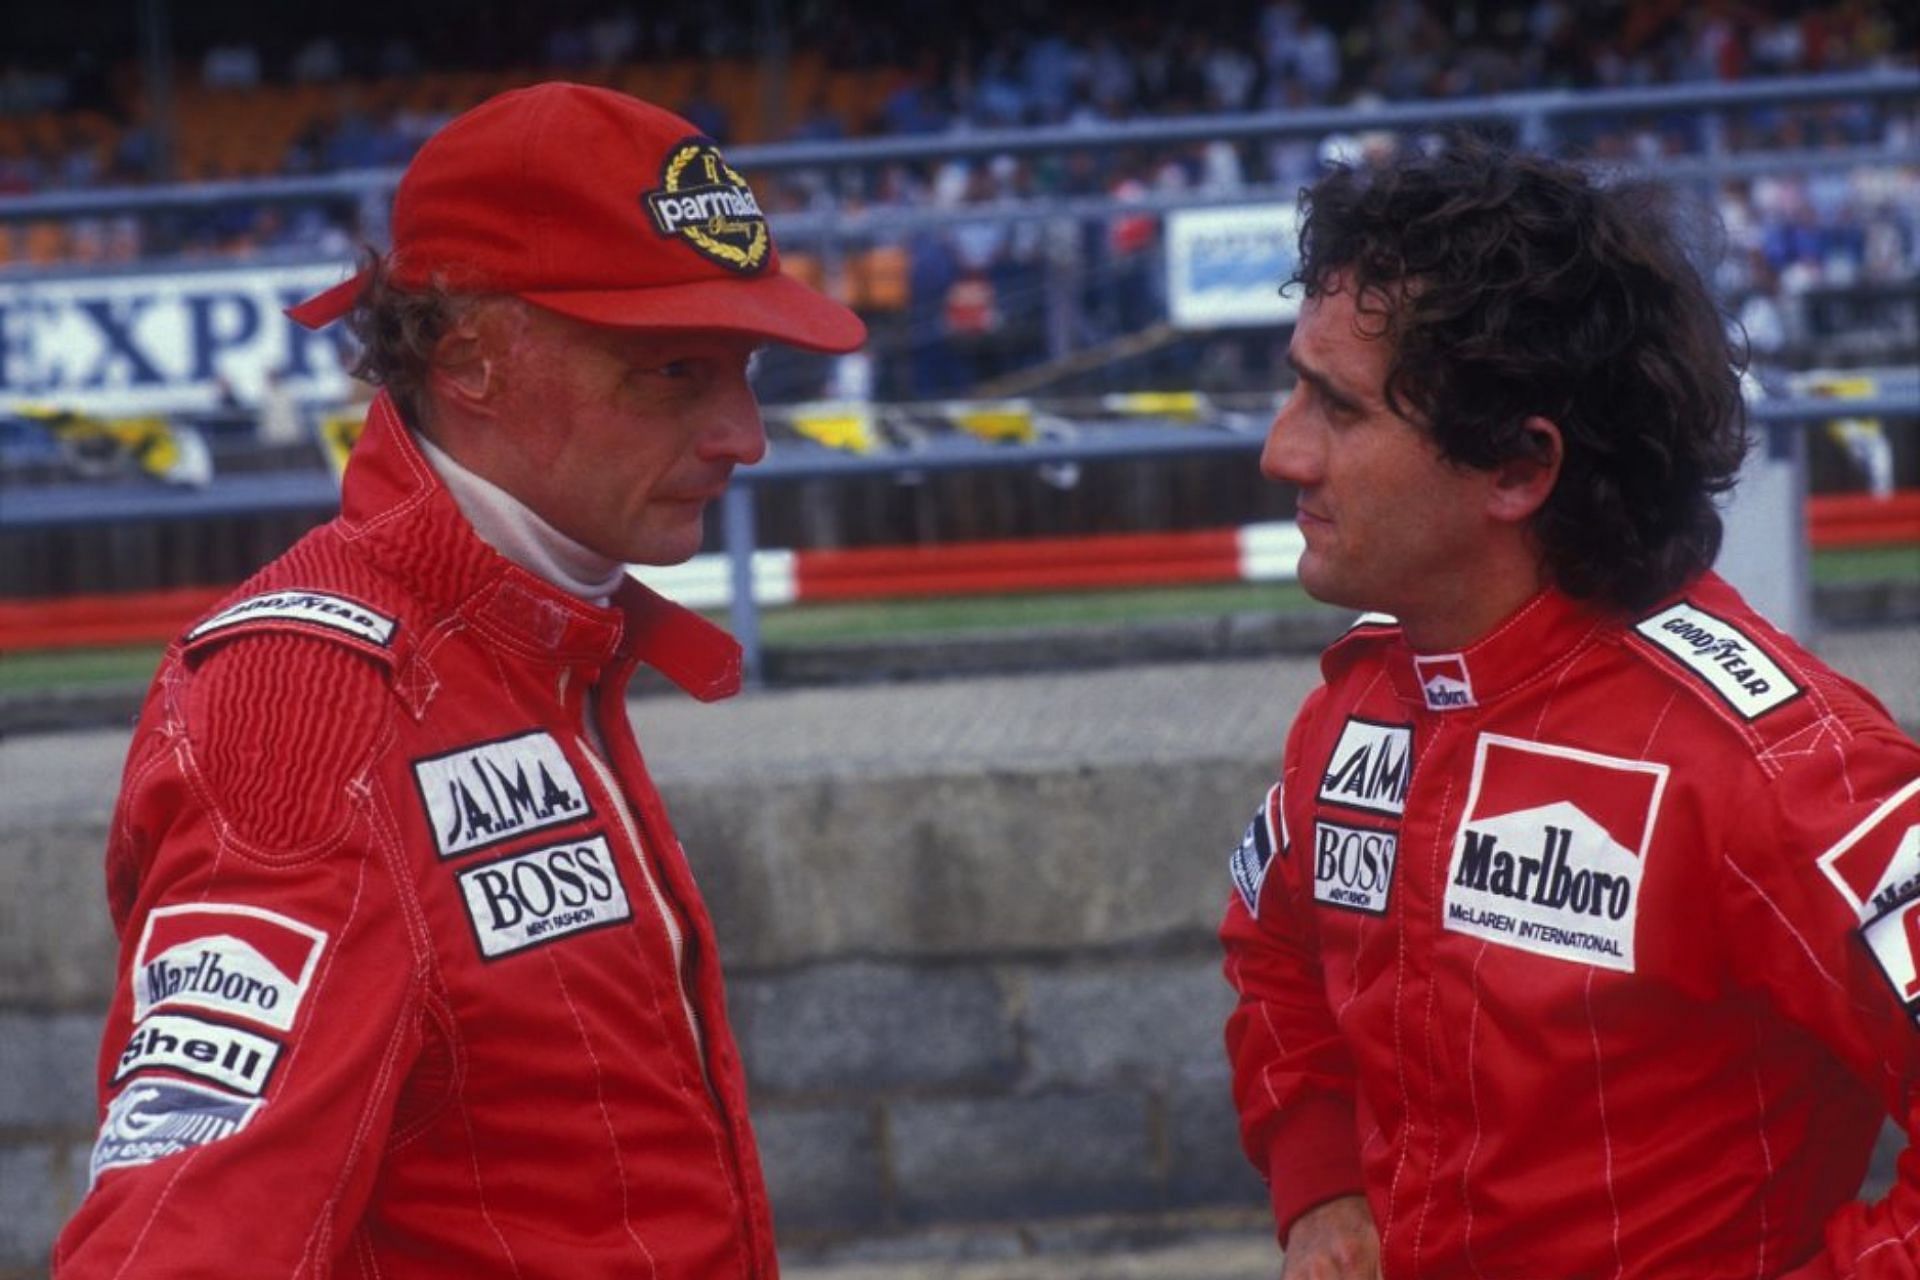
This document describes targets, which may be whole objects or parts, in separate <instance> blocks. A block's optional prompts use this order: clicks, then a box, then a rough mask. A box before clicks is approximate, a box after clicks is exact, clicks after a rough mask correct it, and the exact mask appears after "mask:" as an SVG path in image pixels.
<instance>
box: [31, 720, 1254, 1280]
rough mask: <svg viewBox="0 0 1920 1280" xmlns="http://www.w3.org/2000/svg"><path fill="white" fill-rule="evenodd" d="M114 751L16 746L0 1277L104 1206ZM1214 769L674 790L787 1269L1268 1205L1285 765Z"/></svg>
mask: <svg viewBox="0 0 1920 1280" xmlns="http://www.w3.org/2000/svg"><path fill="white" fill-rule="evenodd" d="M961 696H964V695H961ZM749 701H753V702H757V703H758V704H759V705H758V708H757V709H755V710H754V711H752V712H750V713H749V714H764V713H765V711H766V709H767V708H769V707H773V708H774V709H775V710H776V711H777V709H778V702H777V696H773V695H769V696H768V697H767V698H765V699H759V700H749ZM655 706H656V704H655V703H654V702H653V701H652V700H648V701H645V702H642V703H640V704H636V712H637V716H636V718H637V719H644V718H646V717H648V716H649V715H653V714H655ZM675 714H678V712H677V711H676V712H675ZM1264 718H1265V717H1264V716H1263V717H1262V719H1264ZM902 728H903V729H906V728H910V726H907V725H903V726H902ZM719 732H721V733H723V734H724V733H725V732H726V730H725V728H724V726H723V727H722V728H721V729H720V730H719ZM1261 736H1262V737H1264V736H1265V734H1262V735H1261ZM123 750H124V737H123V735H120V734H117V733H80V734H68V735H59V736H47V737H35V738H24V739H14V740H12V741H10V742H4V743H0V791H4V800H0V823H3V824H4V829H5V830H7V832H8V835H7V837H6V840H5V843H4V847H3V848H0V1079H4V1080H5V1081H6V1082H7V1087H6V1088H5V1089H4V1090H0V1276H12V1275H33V1274H37V1273H38V1272H39V1269H40V1260H41V1259H43V1258H44V1257H45V1255H46V1250H47V1248H48V1247H49V1244H50V1242H51V1239H52V1237H53V1235H54V1233H55V1232H56V1231H57V1229H58V1226H59V1224H60V1223H61V1222H62V1221H63V1220H64V1218H65V1217H66V1215H67V1214H68V1213H69V1212H71V1210H72V1208H73V1206H74V1204H75V1203H76V1202H77V1198H78V1196H79V1194H80V1192H81V1190H82V1188H83V1187H84V1183H85V1177H86V1173H85V1170H86V1162H87V1153H88V1149H89V1146H90V1143H91V1138H92V1130H93V1125H94V1100H93V1084H92V1082H93V1064H94V1059H95V1055H96V1053H97V1050H98V1034H99V1026H100V1010H101V1009H102V1008H103V1007H104V1004H105V1001H106V999H107V997H108V994H109V988H110V980H111V976H112V973H113V971H114V967H115V954H116V943H115V940H114V938H113V937H112V934H111V930H110V929H109V927H108V925H107V922H106V919H105V913H104V907H103V905H102V892H101V872H100V854H101V849H102V848H103V845H104V841H105V828H106V823H107V819H108V816H109V812H110V808H111V804H112V799H113V794H114V790H115V787H116V785H117V779H118V770H119V766H120V756H121V753H122V751H123ZM1224 750H1225V752H1226V753H1227V754H1228V755H1230V756H1233V757H1234V758H1229V759H1219V758H1213V759H1199V758H1191V756H1190V755H1189V757H1188V758H1184V759H1181V760H1178V761H1166V760H1143V759H1131V760H1129V759H1126V758H1124V757H1125V756H1126V755H1128V754H1132V753H1128V752H1122V753H1119V755H1120V756H1121V757H1122V758H1117V759H1110V760H1107V761H1103V762H1097V763H1092V764H1087V763H1065V764H1056V765H1054V766H1053V767H1047V766H1045V765H1038V764H1033V763H1022V764H1019V765H1018V766H1008V765H1004V764H1000V763H995V761H996V760H1003V759H1004V758H1005V757H1004V753H1001V752H998V751H993V750H989V751H987V752H986V753H985V754H986V755H987V757H988V759H986V760H981V759H965V758H962V757H963V755H964V753H946V754H945V756H944V757H943V758H944V759H945V760H946V761H947V763H946V764H945V765H943V766H941V767H921V766H920V765H917V764H903V763H902V762H901V761H900V760H898V759H897V758H895V759H894V760H893V761H892V762H891V766H890V767H887V768H864V767H856V768H852V769H848V768H847V767H845V761H844V759H843V758H841V759H840V765H841V767H839V768H837V769H826V770H824V771H806V770H788V771H785V773H786V775H787V776H779V775H780V774H781V773H782V772H783V771H781V770H773V771H771V773H770V774H769V773H763V775H762V776H759V777H757V778H753V779H750V780H749V781H748V783H747V785H745V786H744V787H743V786H742V785H741V784H740V780H739V778H738V777H737V776H731V777H730V776H727V771H725V770H719V769H704V768H701V767H699V761H698V759H697V758H696V760H695V761H694V766H695V767H693V768H691V769H689V770H685V771H682V772H681V773H680V774H679V775H678V776H676V774H675V771H674V769H673V767H672V766H671V765H668V764H663V765H662V767H661V772H662V777H663V785H664V788H665V790H666V792H667V797H668V803H669V805H670V807H671V809H672V811H673V813H674V815H675V819H676V823H677V825H678V826H679V828H680V830H681V834H682V837H683V839H684V841H685V843H686V844H687V846H688V847H689V849H690V850H692V851H693V856H694V858H695V861H696V863H697V864H698V866H699V871H700V875H701V878H702V881H703V884H704V886H705V889H706V893H707V897H708V900H709V904H710V907H711V908H712V911H713V914H714V916H715V918H716V922H717V924H718V927H719V930H720V933H721V935H722V938H721V942H722V954H723V955H724V956H725V957H726V960H727V967H728V970H729V978H730V990H731V1000H732V1008H733V1015H734V1021H735V1026H736V1030H737V1032H738V1034H739V1037H740V1040H741V1043H742V1049H743V1053H744V1056H745V1059H746V1062H747V1069H748V1073H749V1076H750V1079H751V1082H752V1086H753V1096H754V1101H755V1120H756V1125H757V1128H758V1131H759V1134H760V1139H761V1144H762V1150H763V1155H764V1159H765V1162H766V1166H767V1170H768V1176H769V1179H770V1182H771V1190H772V1194H773V1199H774V1204H775V1210H776V1215H777V1217H778V1219H779V1224H780V1229H781V1234H782V1239H783V1244H784V1246H785V1247H787V1248H788V1249H789V1250H790V1251H797V1252H800V1253H804V1252H805V1251H806V1250H807V1249H808V1248H809V1247H813V1246H818V1247H827V1246H829V1245H835V1244H836V1243H837V1244H839V1245H844V1243H845V1242H846V1241H847V1240H849V1239H850V1238H853V1237H877V1236H884V1235H887V1234H889V1233H895V1232H901V1231H909V1230H913V1229H919V1228H927V1227H938V1226H953V1225H965V1224H988V1223H999V1224H1007V1223H1020V1222H1031V1221H1035V1220H1045V1219H1049V1218H1058V1217H1060V1216H1062V1215H1079V1214H1088V1213H1099V1214H1121V1215H1130V1214H1144V1215H1158V1214H1161V1213H1163V1212H1166V1211H1172V1210H1186V1209H1193V1208H1207V1207H1220V1206H1243V1207H1249V1208H1251V1207H1257V1206H1258V1205H1260V1204H1261V1203H1262V1202H1263V1199H1264V1196H1263V1191H1262V1189H1261V1187H1260V1185H1259V1183H1258V1181H1257V1179H1255V1178H1254V1176H1253V1175H1252V1173H1251V1171H1250V1170H1249V1169H1248V1168H1247V1167H1246V1165H1245V1162H1244V1160H1243V1159H1242V1157H1241V1156H1240V1153H1239V1150H1238V1146H1237V1141H1236V1139H1235V1131H1234V1123H1233V1115H1232V1106H1231V1101H1230V1098H1229V1094H1228V1087H1227V1073H1226V1067H1225V1064H1224V1060H1223V1058H1222V1051H1221V1047H1220V1043H1221V1042H1220V1029H1221V1024H1222V1022H1223V1020H1224V1018H1225V1016H1226V1013H1227V1009H1228V1007H1229V1004H1230V993H1229V991H1228V989H1227V987H1226V985H1225V983H1224V981H1223V980H1222V979H1221V977H1220V974H1219V967H1218V957H1217V951H1216V947H1215V944H1214V941H1213V936H1212V935H1213V927H1214V925H1215V923H1216V921H1217V919H1218V915H1219V912H1220V909H1221V907H1222V905H1223V903H1224V896H1225V892H1226V879H1225V874H1224V870H1223V868H1224V865H1225V862H1224V860H1225V856H1226V853H1227V850H1228V848H1229V847H1230V846H1231V845H1232V844H1233V843H1234V842H1235V841H1236V840H1237V839H1238V836H1239V832H1240V828H1241V827H1242V826H1243V825H1244V822H1245V818H1246V815H1247V814H1248V813H1250V812H1251V811H1252V807H1253V805H1254V803H1255V801H1256V800H1257V798H1258V796H1259V795H1260V794H1261V793H1262V792H1263V791H1264V789H1265V787H1266V786H1267V785H1268V781H1269V780H1270V779H1269V775H1270V772H1271V764H1270V763H1262V762H1261V756H1262V755H1263V754H1265V753H1262V752H1260V751H1249V750H1246V749H1245V744H1244V743H1234V742H1229V743H1228V744H1227V745H1226V747H1225V748H1224ZM656 754H657V755H659V758H660V759H662V760H663V761H665V760H668V759H670V758H671V756H672V752H671V751H668V752H662V753H656ZM1093 754H1099V753H1097V752H1096V753H1093ZM1109 754H1112V753H1109ZM1147 754H1152V753H1151V752H1148V753H1147ZM696 756H697V752H696ZM1062 758H1066V759H1071V758H1072V753H1066V755H1065V756H1063V757H1062Z"/></svg>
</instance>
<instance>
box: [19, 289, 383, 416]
mask: <svg viewBox="0 0 1920 1280" xmlns="http://www.w3.org/2000/svg"><path fill="white" fill-rule="evenodd" d="M349 270H350V268H349V266H348V265H347V264H345V263H339V262H329V263H321V264H310V265H305V266H283V267H245V268H223V269H220V270H213V271H181V272H174V273H170V274H165V275H139V274H135V275H122V276H108V275H80V276H68V277H65V278H40V279H35V280H23V281H20V282H17V283H14V282H8V283H0V410H5V409H9V408H13V407H15V406H18V405H50V406H53V407H56V408H61V409H72V410H77V411H80V412H83V413H97V414H102V415H107V416H114V415H125V416H138V415H143V414H149V413H174V412H183V411H184V412H193V411H196V410H210V409H213V408H214V407H215V406H216V404H217V401H218V396H219V381H220V379H222V378H224V379H225V380H226V381H227V383H228V385H229V386H231V387H232V389H233V392H234V394H235V395H236V396H237V397H238V398H239V400H240V402H241V403H242V404H256V403H258V401H259V399H260V394H261V391H262V390H263V389H264V387H265V385H266V378H267V375H268V374H269V373H271V372H275V371H278V372H280V373H281V375H282V377H283V378H284V379H285V381H286V385H287V389H288V390H289V391H290V392H291V393H292V394H293V395H294V396H295V397H296V398H297V399H301V400H308V399H322V398H325V399H336V400H337V399H343V398H345V396H346V394H347V389H348V378H347V374H346V372H345V370H344V369H343V368H342V366H341V350H342V346H343V344H344V343H345V342H346V341H347V338H346V335H345V334H344V333H343V332H342V326H339V325H334V326H331V327H329V328H328V329H326V330H324V331H322V332H320V333H313V332H310V331H308V330H306V329H303V328H301V327H300V326H299V325H297V324H295V323H294V322H293V321H291V320H289V319H287V317H286V316H284V315H282V314H281V309H282V308H284V307H287V306H290V305H292V304H293V303H296V302H299V301H301V300H302V299H304V298H307V297H308V296H310V295H312V294H314V293H318V292H319V291H320V290H322V289H325V288H327V287H328V286H330V285H334V284H337V283H339V282H340V281H341V280H344V279H345V278H346V277H347V274H348V272H349Z"/></svg>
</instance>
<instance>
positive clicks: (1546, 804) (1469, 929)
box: [1445, 733, 1668, 973]
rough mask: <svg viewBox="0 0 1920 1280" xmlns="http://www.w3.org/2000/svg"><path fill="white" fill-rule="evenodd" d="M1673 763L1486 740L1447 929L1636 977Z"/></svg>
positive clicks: (1457, 851)
mask: <svg viewBox="0 0 1920 1280" xmlns="http://www.w3.org/2000/svg"><path fill="white" fill-rule="evenodd" d="M1667 773H1668V770H1667V766H1666V765H1663V764H1651V763H1648V762H1646V761H1641V760H1618V759H1615V758H1613V757H1611V756H1602V755H1595V754H1594V753H1592V752H1588V751H1579V750H1575V749H1574V748H1571V747H1557V746H1549V745H1547V744H1545V743H1540V742H1526V741H1523V740H1520V739H1517V738H1507V737H1502V736H1501V735H1499V734H1492V733H1484V734H1481V735H1480V740H1479V742H1478V743H1477V744H1476V746H1475V748H1474V757H1473V782H1472V785H1471V787H1470V788H1469V790H1468V792H1467V806H1466V812H1465V815H1464V816H1463V817H1462V819H1461V822H1460V828H1459V831H1458V832H1457V834H1456V835H1455V837H1454V845H1453V859H1452V862H1451V863H1450V864H1449V866H1448V868H1447V889H1446V903H1445V913H1446V915H1445V924H1446V927H1447V928H1448V929H1449V930H1451V931H1453V932H1455V933H1465V934H1471V935H1473V936H1475V937H1480V938H1485V939H1487V940H1488V941H1489V942H1497V943H1499V944H1500V945H1501V946H1506V947H1516V948H1518V949H1520V950H1522V951H1531V952H1533V953H1534V954H1536V955H1542V956H1551V957H1553V958H1554V959H1557V960H1570V961H1573V962H1574V963H1576V964H1586V965H1595V966H1598V967H1600V968H1603V969H1614V970H1618V971H1620V972H1622V973H1631V972H1633V968H1634V925H1635V922H1636V921H1637V919H1638V917H1639V899H1640V882H1641V876H1642V873H1643V872H1644V871H1645V867H1646V857H1647V849H1648V847H1649V846H1650V845H1651V844H1652V842H1653V831H1654V824H1655V821H1656V819H1657V817H1658V814H1659V810H1660V797H1661V794H1662V793H1663V792H1664V791H1665V789H1666V784H1667Z"/></svg>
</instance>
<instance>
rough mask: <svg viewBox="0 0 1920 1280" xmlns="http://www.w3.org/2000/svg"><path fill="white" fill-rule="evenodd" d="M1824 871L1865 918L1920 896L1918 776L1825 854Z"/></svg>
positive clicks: (1880, 914)
mask: <svg viewBox="0 0 1920 1280" xmlns="http://www.w3.org/2000/svg"><path fill="white" fill-rule="evenodd" d="M1820 869H1821V870H1822V871H1824V872H1826V873H1827V879H1828V880H1829V881H1831V882H1832V884H1833V887H1834V888H1835V889H1837V890H1839V891H1840V896H1841V897H1842V898H1845V899H1846V901H1847V905H1848V906H1849V907H1852V908H1853V909H1854V910H1855V911H1856V912H1858V913H1859V915H1860V919H1861V921H1862V922H1865V921H1867V920H1870V919H1872V918H1873V917H1875V916H1884V915H1885V914H1886V913H1887V912H1889V911H1892V910H1893V909H1894V908H1895V907H1897V906H1900V905H1902V904H1904V903H1906V902H1910V901H1912V900H1913V899H1915V898H1920V778H1916V779H1914V780H1913V781H1912V782H1909V783H1908V784H1907V785H1906V786H1904V787H1902V788H1900V790H1898V791H1896V792H1894V793H1893V795H1891V796H1889V797H1888V798H1887V799H1886V801H1885V802H1884V803H1882V804H1881V805H1880V806H1879V807H1877V808H1876V809H1874V811H1873V812H1872V813H1870V814H1868V815H1867V816H1866V818H1865V819H1863V820H1862V821H1861V822H1860V824H1859V825H1858V826H1856V827H1854V829H1853V830H1851V831H1849V832H1847V834H1846V835H1844V836H1842V837H1841V838H1840V841H1839V843H1838V844H1836V845H1834V846H1833V848H1831V849H1829V850H1827V851H1826V852H1825V853H1823V854H1821V855H1820Z"/></svg>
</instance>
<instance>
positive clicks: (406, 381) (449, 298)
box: [346, 249, 467, 428]
mask: <svg viewBox="0 0 1920 1280" xmlns="http://www.w3.org/2000/svg"><path fill="white" fill-rule="evenodd" d="M360 268H361V270H362V271H364V272H366V274H367V283H366V285H365V286H364V287H363V288H362V289H361V290H360V295H359V297H358V298H356V299H355V300H354V304H353V307H352V309H350V310H349V311H348V312H347V316H346V320H347V330H348V332H350V333H352V334H353V336H354V340H355V341H356V342H358V343H359V344H360V352H359V355H358V357H357V358H356V359H355V360H354V364H353V368H352V370H350V372H351V373H352V374H353V376H354V377H356V378H359V379H360V380H361V381H363V382H369V383H372V384H373V385H374V386H376V387H385V388H386V389H387V394H388V395H390V396H392V397H393V403H394V406H395V407H396V408H397V409H399V411H400V416H401V418H402V419H403V420H405V422H406V423H407V424H408V425H409V426H412V427H414V428H420V427H423V426H425V425H426V417H425V415H426V385H427V374H428V371H429V370H430V369H431V368H432V366H433V353H434V349H435V347H436V346H438V345H439V342H440V337H441V335H442V334H444V333H446V331H447V327H448V326H449V325H450V324H452V323H453V321H454V319H455V317H457V316H458V315H459V312H460V308H461V307H462V306H463V305H465V304H466V301H467V299H466V298H464V297H463V296H461V295H457V294H454V293H451V292H449V291H448V290H446V289H444V288H441V287H439V286H437V285H436V286H433V287H429V288H426V289H418V290H414V289H404V288H401V287H400V286H399V285H398V284H396V283H395V282H394V280H393V275H392V270H391V267H390V265H389V264H388V262H387V260H386V259H385V258H384V257H382V256H381V255H380V254H379V253H377V252H376V251H374V250H373V249H366V250H364V251H363V252H362V253H361V258H360Z"/></svg>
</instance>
